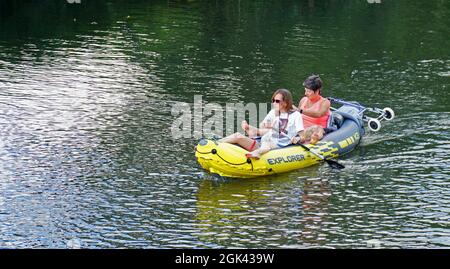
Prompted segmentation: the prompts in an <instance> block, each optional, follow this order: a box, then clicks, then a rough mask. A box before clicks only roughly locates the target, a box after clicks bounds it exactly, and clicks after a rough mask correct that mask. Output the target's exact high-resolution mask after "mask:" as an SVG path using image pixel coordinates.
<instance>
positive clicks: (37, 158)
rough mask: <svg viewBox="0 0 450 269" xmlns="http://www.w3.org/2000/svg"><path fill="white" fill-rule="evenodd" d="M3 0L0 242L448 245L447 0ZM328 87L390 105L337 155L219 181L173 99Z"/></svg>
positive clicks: (262, 97)
mask: <svg viewBox="0 0 450 269" xmlns="http://www.w3.org/2000/svg"><path fill="white" fill-rule="evenodd" d="M81 2H82V3H81V4H68V3H66V1H63V0H61V1H56V0H55V1H2V2H1V3H0V248H29V247H42V248H66V247H70V246H71V244H72V245H75V246H77V245H79V246H81V247H83V248H117V247H125V248H175V247H192V248H218V247H221V248H222V247H244V248H309V247H327V248H365V247H367V241H369V240H378V241H380V242H381V247H387V248H441V247H445V248H448V247H450V214H449V213H450V199H449V197H450V161H449V150H450V133H449V125H450V118H449V116H450V107H449V102H450V94H449V85H450V44H449V41H448V37H449V36H450V18H449V16H448V14H450V2H448V1H439V0H436V1H392V0H391V1H387V0H386V1H385V0H382V3H381V4H370V3H368V2H367V1H363V0H361V1H359V0H358V1H356V0H355V1H337V0H336V1H331V0H330V1H313V0H311V1H244V0H242V1H88V0H81ZM311 73H319V74H321V77H322V78H323V80H324V83H325V87H324V95H326V96H334V97H340V98H345V99H348V100H357V101H359V102H361V103H363V104H367V105H370V106H375V107H380V108H383V107H391V108H393V109H394V110H395V112H396V116H397V117H396V118H395V119H394V120H393V121H391V122H387V123H383V128H382V129H381V130H380V131H379V132H377V133H373V132H369V133H368V135H367V136H366V137H364V140H363V142H362V144H361V146H360V147H359V148H358V149H357V150H355V151H354V152H352V153H351V154H349V155H347V156H345V157H344V158H342V159H341V162H342V163H343V164H345V166H346V169H344V170H342V171H339V172H336V171H334V170H331V169H330V168H329V167H327V166H326V165H320V166H314V167H310V168H308V169H304V170H301V171H294V172H291V173H287V174H282V175H277V176H273V177H269V178H258V179H250V180H227V179H218V178H216V177H213V176H211V175H209V174H207V173H205V172H204V171H203V170H202V169H201V168H200V167H199V166H198V164H197V162H196V160H195V158H194V153H193V150H192V149H193V146H194V145H195V144H196V142H197V141H196V139H194V138H191V139H183V140H177V141H174V140H173V139H172V136H171V133H170V126H171V124H172V122H173V121H174V117H173V116H172V114H171V108H172V106H173V105H174V104H176V102H186V103H191V104H192V103H193V101H194V95H202V96H203V100H204V101H205V102H207V103H218V104H221V105H225V103H227V102H228V103H230V102H239V101H242V102H254V103H260V102H268V101H269V99H270V96H271V93H272V91H273V90H275V89H277V88H280V87H285V88H288V89H290V90H292V92H293V93H294V98H295V99H296V101H297V102H298V100H299V98H300V97H301V95H302V94H303V92H302V87H301V82H302V81H303V80H304V78H305V77H306V76H308V75H310V74H311Z"/></svg>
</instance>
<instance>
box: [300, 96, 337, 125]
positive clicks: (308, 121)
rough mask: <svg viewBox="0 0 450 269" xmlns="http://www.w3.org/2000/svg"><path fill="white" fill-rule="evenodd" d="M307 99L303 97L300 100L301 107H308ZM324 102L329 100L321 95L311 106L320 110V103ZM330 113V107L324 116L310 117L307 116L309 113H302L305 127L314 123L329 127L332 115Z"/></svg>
mask: <svg viewBox="0 0 450 269" xmlns="http://www.w3.org/2000/svg"><path fill="white" fill-rule="evenodd" d="M306 100H307V98H306V97H303V98H302V100H300V106H299V108H301V109H305V107H306ZM322 102H329V101H328V100H327V99H326V98H323V97H322V96H321V97H320V100H319V101H317V102H315V103H314V104H313V105H312V106H311V107H312V108H313V109H314V110H319V109H320V105H321V104H322ZM311 107H310V108H311ZM310 108H308V109H310ZM330 114H331V111H330V110H329V109H328V111H327V113H326V114H325V115H323V116H322V117H319V118H314V117H310V116H307V115H305V114H303V113H302V118H303V126H304V127H305V128H308V127H310V126H313V125H320V126H322V127H323V128H327V123H328V118H329V117H330Z"/></svg>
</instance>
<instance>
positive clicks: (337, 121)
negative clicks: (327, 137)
mask: <svg viewBox="0 0 450 269" xmlns="http://www.w3.org/2000/svg"><path fill="white" fill-rule="evenodd" d="M343 123H344V117H343V116H342V115H341V114H339V113H337V112H335V111H333V112H332V113H331V115H330V117H329V118H328V123H327V128H325V134H328V133H331V132H334V131H336V130H338V129H339V128H341V126H342V124H343Z"/></svg>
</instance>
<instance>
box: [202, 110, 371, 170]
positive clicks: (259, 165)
mask: <svg viewBox="0 0 450 269" xmlns="http://www.w3.org/2000/svg"><path fill="white" fill-rule="evenodd" d="M340 110H341V111H339V110H338V111H335V112H333V114H335V113H337V114H338V115H336V114H335V116H334V117H335V118H338V117H336V116H339V115H341V116H340V122H337V124H336V130H335V131H333V132H331V133H328V134H327V135H325V136H324V138H323V139H322V140H321V141H319V142H318V143H317V144H315V145H306V146H307V147H308V148H310V149H311V150H312V151H314V152H315V153H317V154H320V155H321V156H323V157H324V158H325V159H328V158H336V157H339V156H342V155H344V154H346V153H348V152H350V151H352V150H353V149H354V148H355V147H356V146H357V145H358V144H359V142H360V141H361V138H362V136H363V135H364V125H363V121H362V114H360V113H359V111H358V110H356V109H354V108H352V107H346V108H344V109H340ZM246 153H248V151H247V150H245V149H243V148H242V147H240V146H238V145H234V144H229V143H221V142H217V141H214V140H210V139H201V140H200V141H199V143H198V145H197V146H196V151H195V157H196V158H197V161H198V162H199V164H200V165H201V166H202V167H203V168H204V169H205V170H207V171H209V172H211V173H213V174H218V175H220V176H223V177H235V178H251V177H258V176H266V175H271V174H278V173H284V172H288V171H292V170H297V169H301V168H304V167H308V166H311V165H314V164H317V163H319V162H322V159H321V158H319V157H318V156H317V155H316V154H313V153H312V152H311V151H308V150H306V149H304V148H303V147H301V146H299V145H290V146H287V147H284V148H280V149H274V150H271V151H269V152H267V153H265V154H263V155H261V158H260V159H258V160H256V159H248V158H247V157H245V154H246Z"/></svg>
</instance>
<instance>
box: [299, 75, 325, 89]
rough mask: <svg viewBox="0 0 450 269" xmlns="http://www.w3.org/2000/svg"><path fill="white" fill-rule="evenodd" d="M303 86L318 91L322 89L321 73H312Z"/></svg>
mask: <svg viewBox="0 0 450 269" xmlns="http://www.w3.org/2000/svg"><path fill="white" fill-rule="evenodd" d="M303 86H304V87H305V88H307V89H310V90H313V91H317V90H320V89H322V80H321V79H320V77H319V75H311V76H309V77H308V78H307V79H306V80H305V81H304V82H303Z"/></svg>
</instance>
